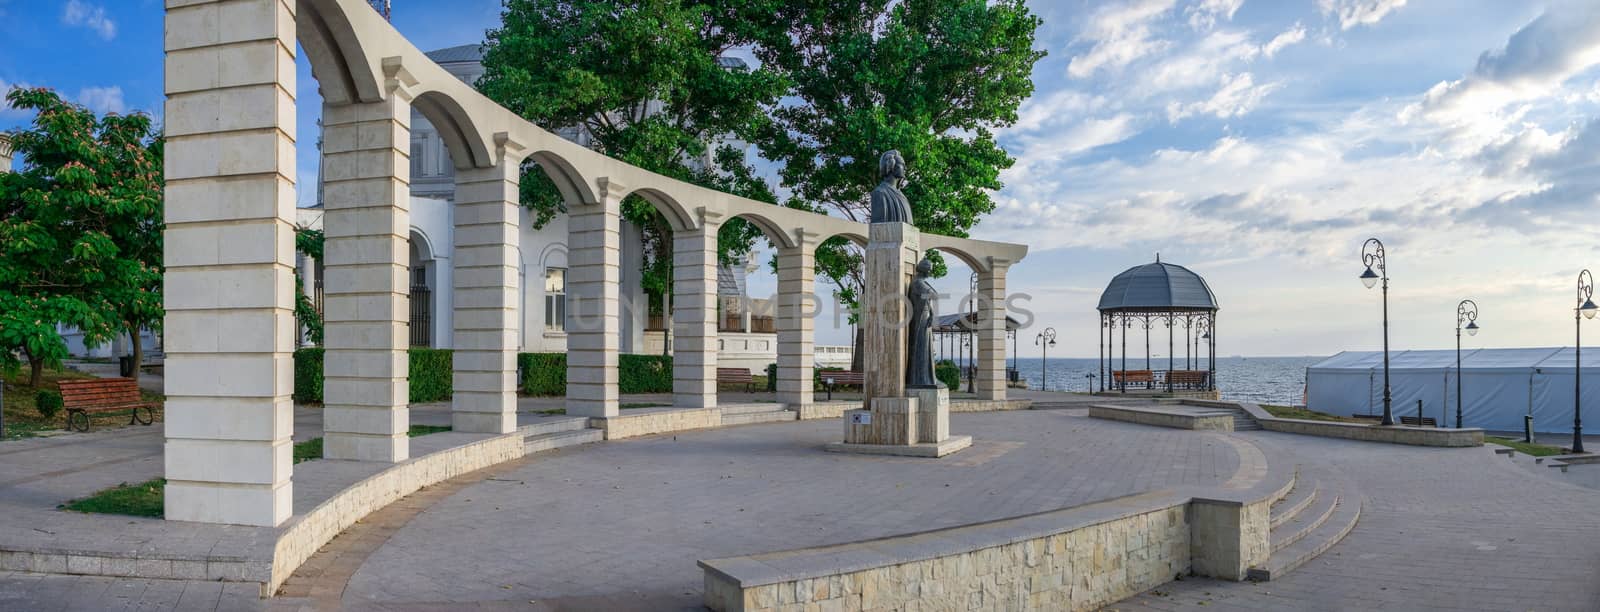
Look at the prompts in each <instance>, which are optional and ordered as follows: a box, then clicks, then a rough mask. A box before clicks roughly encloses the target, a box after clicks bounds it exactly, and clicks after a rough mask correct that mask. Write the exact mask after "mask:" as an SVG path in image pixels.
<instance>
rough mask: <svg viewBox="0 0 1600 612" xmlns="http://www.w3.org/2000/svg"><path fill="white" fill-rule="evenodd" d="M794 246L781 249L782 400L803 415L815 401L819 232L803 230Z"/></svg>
mask: <svg viewBox="0 0 1600 612" xmlns="http://www.w3.org/2000/svg"><path fill="white" fill-rule="evenodd" d="M797 238H798V240H797V243H798V244H796V245H795V246H793V247H784V248H779V249H778V313H777V314H778V383H777V389H778V403H781V404H783V405H784V407H785V408H787V409H789V410H794V411H796V412H799V413H800V415H801V417H802V418H804V417H805V416H806V412H807V411H808V410H809V409H810V408H811V405H812V403H813V402H814V401H815V397H814V390H813V388H812V384H813V383H812V380H813V379H812V377H813V375H812V368H813V367H814V358H813V356H812V351H813V348H814V346H813V342H814V334H813V330H814V326H815V324H816V321H815V320H814V319H812V315H813V314H814V313H815V307H814V300H815V299H816V297H815V295H814V294H813V293H812V292H813V286H812V285H813V283H814V281H815V278H816V262H817V235H816V234H813V233H810V232H806V231H804V230H800V231H798V232H797Z"/></svg>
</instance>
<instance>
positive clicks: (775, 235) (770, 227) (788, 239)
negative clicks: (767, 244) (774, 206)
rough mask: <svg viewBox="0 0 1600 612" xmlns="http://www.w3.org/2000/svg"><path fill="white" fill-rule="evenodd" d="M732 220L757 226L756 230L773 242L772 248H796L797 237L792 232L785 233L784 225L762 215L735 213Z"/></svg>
mask: <svg viewBox="0 0 1600 612" xmlns="http://www.w3.org/2000/svg"><path fill="white" fill-rule="evenodd" d="M730 218H738V219H744V220H745V221H748V222H749V223H750V224H751V225H754V226H756V229H759V230H761V234H762V235H763V236H766V237H767V240H769V241H771V242H772V246H773V247H775V248H780V249H783V248H790V247H793V246H795V237H794V234H793V233H792V232H790V231H785V230H784V229H783V225H782V224H780V223H778V222H776V221H773V220H772V219H770V218H768V217H766V216H764V215H762V214H760V213H755V212H741V213H735V214H734V215H733V216H732V217H730Z"/></svg>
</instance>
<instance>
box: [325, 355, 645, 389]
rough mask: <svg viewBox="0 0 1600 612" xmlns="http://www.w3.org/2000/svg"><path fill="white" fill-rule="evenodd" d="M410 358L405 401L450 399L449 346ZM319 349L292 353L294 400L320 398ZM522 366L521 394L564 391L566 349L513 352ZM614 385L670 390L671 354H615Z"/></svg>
mask: <svg viewBox="0 0 1600 612" xmlns="http://www.w3.org/2000/svg"><path fill="white" fill-rule="evenodd" d="M409 353H410V359H411V381H410V386H411V401H412V402H413V403H422V402H438V401H443V400H447V399H450V395H451V389H452V387H453V384H454V381H453V376H452V369H453V365H454V364H453V357H454V353H453V352H451V351H450V350H449V349H428V348H414V349H411V350H410V351H409ZM323 361H324V359H323V349H321V348H303V349H299V350H296V351H295V352H294V399H295V401H297V402H321V401H322V385H323V383H322V366H323ZM517 366H518V367H520V368H521V369H522V380H521V381H518V383H519V385H518V386H519V387H520V389H521V391H522V393H523V394H525V395H541V396H558V395H566V393H567V354H566V353H518V354H517ZM617 370H618V371H617V375H618V381H617V386H618V387H619V391H620V392H622V393H671V392H672V358H671V357H667V356H662V355H618V356H617Z"/></svg>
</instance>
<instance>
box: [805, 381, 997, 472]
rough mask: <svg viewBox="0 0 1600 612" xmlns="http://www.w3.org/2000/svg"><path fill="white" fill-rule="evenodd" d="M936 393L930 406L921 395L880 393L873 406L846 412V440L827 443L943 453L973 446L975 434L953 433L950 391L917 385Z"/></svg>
mask: <svg viewBox="0 0 1600 612" xmlns="http://www.w3.org/2000/svg"><path fill="white" fill-rule="evenodd" d="M912 391H913V392H917V391H925V392H927V393H926V395H927V396H930V397H932V398H933V399H932V401H931V403H930V405H929V406H928V409H926V410H924V409H923V408H922V398H921V397H880V398H876V399H873V400H872V409H871V410H849V411H846V412H845V413H844V440H845V441H844V442H840V443H835V444H829V445H827V446H825V447H823V450H826V451H828V452H831V453H857V454H863V455H898V456H901V457H933V458H937V457H943V456H945V455H949V454H952V453H955V452H956V451H960V450H962V449H964V448H967V447H968V446H972V436H952V435H950V392H949V391H947V390H945V389H913V390H912Z"/></svg>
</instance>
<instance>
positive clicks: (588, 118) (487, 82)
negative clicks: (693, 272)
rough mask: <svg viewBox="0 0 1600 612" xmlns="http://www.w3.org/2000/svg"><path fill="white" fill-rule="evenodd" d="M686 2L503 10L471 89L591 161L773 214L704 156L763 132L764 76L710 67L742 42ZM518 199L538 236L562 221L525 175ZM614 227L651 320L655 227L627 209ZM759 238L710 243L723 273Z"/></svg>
mask: <svg viewBox="0 0 1600 612" xmlns="http://www.w3.org/2000/svg"><path fill="white" fill-rule="evenodd" d="M724 4H727V2H709V1H703V2H702V1H694V0H629V1H623V2H618V1H616V0H505V3H504V11H503V14H502V16H501V27H500V28H499V29H496V30H491V31H490V32H489V33H488V40H487V41H486V42H485V46H486V49H485V53H484V61H483V64H484V75H483V77H482V78H481V79H479V81H478V83H477V87H478V89H480V90H481V91H483V93H484V94H485V95H487V96H489V97H490V98H492V99H494V100H495V101H496V102H499V103H500V104H501V105H503V106H505V107H506V108H509V109H511V110H513V111H515V112H517V113H518V114H520V115H521V116H522V117H524V118H526V119H528V120H529V121H532V122H534V123H536V124H539V125H542V126H545V127H547V128H549V129H552V130H575V131H578V132H580V133H582V134H584V135H585V136H586V137H587V139H588V141H589V145H590V146H591V147H593V148H594V149H595V150H597V151H599V152H601V153H604V154H606V155H609V156H611V157H615V158H617V159H621V160H623V161H626V162H628V163H630V164H633V165H636V166H639V167H641V168H645V169H647V170H651V171H654V172H657V173H660V174H662V175H665V176H670V177H673V178H676V179H679V180H683V181H686V182H690V183H694V184H698V185H702V186H705V187H710V188H713V189H717V190H721V191H725V192H729V193H734V194H738V195H741V196H745V197H748V198H752V199H756V200H761V201H766V202H776V201H777V198H776V197H775V196H774V195H773V193H772V191H771V189H770V188H769V187H768V186H767V185H766V184H765V182H764V181H762V180H760V179H759V178H758V177H757V176H756V174H755V171H754V169H752V168H751V167H750V166H749V165H747V164H746V163H745V160H744V156H743V154H742V152H741V151H739V150H737V149H735V148H733V147H731V146H721V147H716V148H714V147H715V143H717V142H719V141H723V140H724V139H725V137H730V136H731V137H733V138H735V139H738V138H745V139H748V138H749V137H750V136H752V135H754V134H755V133H757V132H758V131H759V130H760V129H761V128H762V126H763V125H764V124H765V123H766V121H767V116H766V113H765V112H764V109H765V108H766V107H768V106H770V105H772V104H775V103H776V102H777V100H778V97H779V96H780V95H781V94H782V93H783V92H784V90H785V85H784V82H783V80H782V79H781V78H780V77H779V76H778V75H777V74H776V73H774V72H773V71H771V70H767V69H762V68H757V69H754V70H751V69H740V68H730V67H727V66H724V65H722V64H721V63H720V61H719V58H721V57H722V56H723V55H724V54H726V53H727V52H728V51H729V50H731V49H733V48H735V47H739V46H747V45H748V44H749V43H750V42H751V41H750V40H749V38H748V37H747V36H746V35H745V34H743V31H742V30H741V29H740V28H737V27H728V23H729V22H730V21H735V20H734V17H733V16H732V15H730V13H729V12H728V11H726V10H723V8H722V7H721V6H720V5H724ZM521 198H522V203H523V205H524V206H526V207H528V208H529V209H530V210H532V211H533V212H535V213H536V215H537V216H536V220H535V224H536V225H543V224H544V223H546V222H548V221H549V220H550V219H551V218H553V217H554V216H555V215H556V214H557V213H560V212H564V211H565V203H564V202H562V200H561V196H560V194H559V192H558V191H557V190H556V187H555V184H554V183H553V182H552V181H551V180H550V179H549V177H548V176H547V175H546V174H545V173H544V172H543V171H542V170H540V169H539V168H537V164H534V163H531V162H530V163H528V164H526V165H525V166H524V168H523V175H522V187H521ZM622 213H623V217H624V218H625V219H627V220H628V221H630V222H632V223H633V224H635V225H637V226H638V227H639V228H641V230H642V231H643V234H644V239H643V241H644V252H645V270H644V275H643V277H644V278H643V286H644V287H643V288H644V290H645V291H646V292H647V293H648V294H649V295H650V296H651V302H652V306H651V308H652V310H653V311H658V312H659V311H660V309H662V308H663V305H664V303H665V302H664V300H663V299H662V296H665V295H668V294H670V288H671V286H672V239H671V230H670V226H669V225H668V224H667V220H666V218H665V217H664V216H663V215H662V214H661V213H660V212H658V211H657V210H655V208H654V207H653V205H651V204H650V203H649V202H646V201H645V200H644V199H642V198H639V197H629V198H627V199H626V200H624V201H623V205H622ZM758 235H759V232H758V230H757V229H755V227H754V226H752V225H750V224H748V223H745V222H744V221H743V220H742V219H733V220H729V221H728V222H726V223H725V224H724V226H723V228H722V233H721V235H720V236H719V246H720V249H719V254H720V255H721V256H722V258H723V259H724V261H725V262H726V261H729V260H731V259H732V258H734V257H735V256H738V255H742V254H744V253H747V252H748V251H749V250H750V248H751V245H752V243H753V241H754V239H755V238H756V237H757V236H758Z"/></svg>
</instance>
